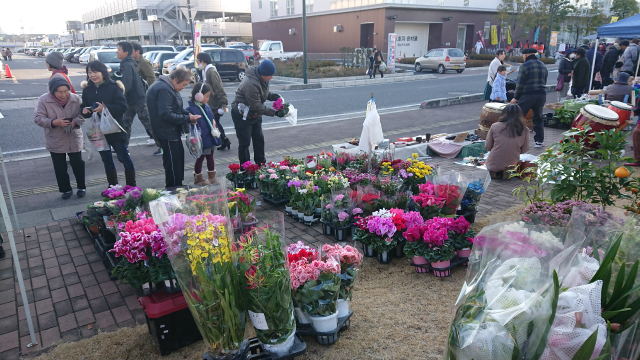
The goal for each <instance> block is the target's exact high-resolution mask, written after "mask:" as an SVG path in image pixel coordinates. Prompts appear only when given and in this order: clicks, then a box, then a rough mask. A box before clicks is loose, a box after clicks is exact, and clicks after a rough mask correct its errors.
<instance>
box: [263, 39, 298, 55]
mask: <svg viewBox="0 0 640 360" xmlns="http://www.w3.org/2000/svg"><path fill="white" fill-rule="evenodd" d="M259 52H260V58H261V59H281V60H287V59H288V58H294V59H296V58H299V57H302V53H301V52H288V53H286V52H284V47H283V45H282V41H272V40H265V41H264V42H263V43H262V45H261V46H260V50H259Z"/></svg>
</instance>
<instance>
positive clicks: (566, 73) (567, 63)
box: [558, 48, 576, 101]
mask: <svg viewBox="0 0 640 360" xmlns="http://www.w3.org/2000/svg"><path fill="white" fill-rule="evenodd" d="M575 57H576V51H575V50H574V49H572V48H568V49H567V51H565V53H564V57H563V58H562V60H560V66H559V67H558V79H560V77H561V76H562V77H564V87H563V88H562V90H560V91H559V92H558V101H562V100H565V99H566V97H567V92H569V83H570V82H571V75H573V59H575Z"/></svg>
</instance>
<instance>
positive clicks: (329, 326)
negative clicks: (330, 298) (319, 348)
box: [311, 311, 338, 333]
mask: <svg viewBox="0 0 640 360" xmlns="http://www.w3.org/2000/svg"><path fill="white" fill-rule="evenodd" d="M311 323H312V324H313V328H314V329H315V330H316V331H317V332H321V333H330V332H332V331H334V330H335V329H336V328H337V327H338V312H337V311H336V312H335V313H334V314H331V315H329V316H311Z"/></svg>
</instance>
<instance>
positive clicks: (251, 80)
mask: <svg viewBox="0 0 640 360" xmlns="http://www.w3.org/2000/svg"><path fill="white" fill-rule="evenodd" d="M275 73H276V66H275V65H274V64H273V62H272V61H271V60H268V59H265V60H262V62H260V65H258V66H257V67H256V66H254V67H250V68H249V69H247V71H246V73H245V77H244V79H243V80H242V82H241V83H240V86H238V90H236V98H235V100H234V101H233V103H232V104H231V118H232V119H233V124H234V125H235V128H236V136H237V137H238V158H239V159H240V164H244V163H245V162H247V161H250V160H251V155H250V154H249V145H251V141H252V140H253V157H254V161H255V163H256V164H264V163H266V162H267V159H266V158H265V156H264V135H263V134H262V116H263V115H266V116H275V115H276V111H275V110H274V109H273V108H272V107H271V106H265V105H264V103H265V101H276V100H277V99H278V98H280V95H278V94H276V93H272V92H270V91H269V80H271V79H273V75H274V74H275Z"/></svg>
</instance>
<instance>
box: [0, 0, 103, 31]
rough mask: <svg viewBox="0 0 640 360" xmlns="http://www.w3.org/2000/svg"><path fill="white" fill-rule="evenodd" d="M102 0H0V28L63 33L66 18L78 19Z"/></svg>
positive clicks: (4, 29) (101, 2)
mask: <svg viewBox="0 0 640 360" xmlns="http://www.w3.org/2000/svg"><path fill="white" fill-rule="evenodd" d="M105 2H106V1H105V0H58V1H55V0H46V1H45V0H3V1H0V14H2V16H0V28H2V32H4V33H7V34H21V33H22V32H23V30H21V29H20V28H21V27H24V33H25V34H28V33H36V34H43V33H48V34H63V33H66V31H67V26H66V21H67V20H78V21H80V20H82V18H81V16H82V14H83V13H85V12H87V11H90V10H92V9H95V8H97V7H98V6H101V5H103V4H104V3H105Z"/></svg>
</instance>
